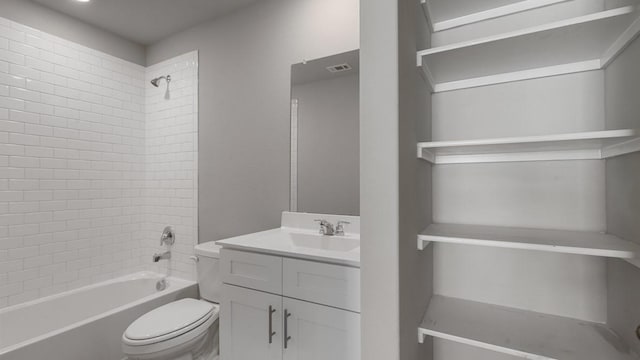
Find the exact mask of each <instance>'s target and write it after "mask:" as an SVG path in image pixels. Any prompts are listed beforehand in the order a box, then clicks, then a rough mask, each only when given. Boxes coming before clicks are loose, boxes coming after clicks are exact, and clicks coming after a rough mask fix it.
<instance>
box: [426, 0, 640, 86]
mask: <svg viewBox="0 0 640 360" xmlns="http://www.w3.org/2000/svg"><path fill="white" fill-rule="evenodd" d="M525 2H526V1H525ZM636 10H637V9H636V7H635V6H625V7H621V8H617V9H612V10H607V11H602V12H598V13H595V14H589V15H585V16H580V17H576V18H572V19H568V20H562V21H557V22H553V23H550V24H545V25H541V26H535V27H531V28H527V29H524V30H519V31H513V32H509V33H504V34H500V35H495V36H489V37H485V38H480V39H475V40H470V41H465V42H460V43H456V44H451V45H445V46H439V47H435V48H430V49H426V50H421V51H418V53H417V65H418V66H419V67H421V68H422V69H423V71H424V77H425V79H426V80H427V82H429V85H430V86H431V88H432V89H433V92H442V91H451V90H458V89H464V88H471V87H478V86H485V85H491V84H500V83H506V82H512V81H520V80H527V79H534V78H540V77H548V76H556V75H561V74H570V73H575V72H582V71H590V70H600V69H604V68H606V67H607V66H608V65H609V64H610V63H611V62H612V61H613V60H614V59H615V57H616V56H618V55H619V54H620V53H621V52H622V51H623V50H624V49H625V48H626V47H627V46H628V45H629V44H630V43H631V42H632V41H633V40H634V39H635V38H636V36H637V35H638V33H640V18H638V13H637V11H636ZM551 54H553V56H550V55H551Z"/></svg>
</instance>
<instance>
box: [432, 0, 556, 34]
mask: <svg viewBox="0 0 640 360" xmlns="http://www.w3.org/2000/svg"><path fill="white" fill-rule="evenodd" d="M566 1H569V0H483V1H478V0H421V1H420V3H421V4H422V9H423V11H424V13H425V16H426V17H427V19H428V20H429V23H430V26H431V30H432V31H434V32H437V31H442V30H447V29H452V28H455V27H459V26H464V25H469V24H473V23H477V22H480V21H485V20H489V19H495V18H498V17H502V16H507V15H512V14H516V13H519V12H523V11H527V10H533V9H537V8H541V7H545V6H549V5H554V4H558V3H562V2H566Z"/></svg>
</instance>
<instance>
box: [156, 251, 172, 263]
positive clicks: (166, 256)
mask: <svg viewBox="0 0 640 360" xmlns="http://www.w3.org/2000/svg"><path fill="white" fill-rule="evenodd" d="M169 259H171V251H165V252H163V253H162V254H159V253H155V254H153V262H154V263H157V262H158V261H160V260H169Z"/></svg>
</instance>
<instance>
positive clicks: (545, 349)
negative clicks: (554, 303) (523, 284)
mask: <svg viewBox="0 0 640 360" xmlns="http://www.w3.org/2000/svg"><path fill="white" fill-rule="evenodd" d="M425 336H434V337H437V338H442V339H446V340H450V341H455V342H459V343H463V344H467V345H471V346H476V347H480V348H484V349H488V350H493V351H496V352H500V353H505V354H509V355H512V356H516V357H520V358H523V359H547V360H604V359H606V360H635V359H636V358H635V357H633V356H632V355H631V354H629V353H628V352H627V351H626V349H627V347H626V346H624V344H622V343H621V342H620V341H619V339H618V337H617V335H616V334H614V333H613V332H612V331H610V330H609V329H608V328H607V327H606V326H604V325H602V324H597V323H591V322H587V321H581V320H575V319H570V318H564V317H559V316H554V315H547V314H541V313H535V312H531V311H525V310H519V309H514V308H507V307H502V306H496V305H489V304H484V303H479V302H473V301H468V300H462V299H456V298H447V297H443V296H434V297H432V299H431V302H430V304H429V307H428V309H427V312H426V315H425V317H424V320H423V322H422V324H421V325H420V327H419V330H418V337H419V341H420V342H422V341H424V337H425Z"/></svg>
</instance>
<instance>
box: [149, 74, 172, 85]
mask: <svg viewBox="0 0 640 360" xmlns="http://www.w3.org/2000/svg"><path fill="white" fill-rule="evenodd" d="M162 79H165V80H167V84H168V83H170V82H171V75H167V76H160V77H157V78H155V79H153V80H151V85H153V86H155V87H158V86H160V85H159V84H158V82H159V81H160V80H162Z"/></svg>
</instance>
